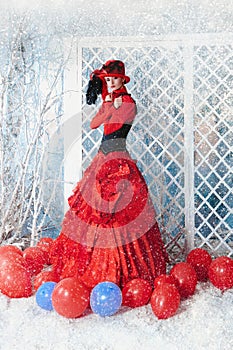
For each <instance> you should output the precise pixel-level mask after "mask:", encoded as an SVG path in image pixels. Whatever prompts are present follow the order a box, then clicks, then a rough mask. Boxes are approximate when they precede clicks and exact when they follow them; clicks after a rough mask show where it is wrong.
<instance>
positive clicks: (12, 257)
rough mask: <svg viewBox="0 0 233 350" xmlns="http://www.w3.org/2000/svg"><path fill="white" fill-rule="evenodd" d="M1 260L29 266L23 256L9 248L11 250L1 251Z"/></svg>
mask: <svg viewBox="0 0 233 350" xmlns="http://www.w3.org/2000/svg"><path fill="white" fill-rule="evenodd" d="M0 261H1V262H3V261H6V263H10V262H12V263H17V264H20V265H22V266H24V267H27V262H26V260H25V259H24V258H23V256H22V255H20V254H18V253H17V252H15V251H14V250H9V251H8V250H7V251H3V252H0Z"/></svg>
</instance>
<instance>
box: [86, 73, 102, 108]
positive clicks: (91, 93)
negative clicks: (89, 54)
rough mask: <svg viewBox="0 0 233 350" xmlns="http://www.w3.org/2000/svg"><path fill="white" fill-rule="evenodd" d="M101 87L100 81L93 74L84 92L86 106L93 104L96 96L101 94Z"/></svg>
mask: <svg viewBox="0 0 233 350" xmlns="http://www.w3.org/2000/svg"><path fill="white" fill-rule="evenodd" d="M102 87H103V82H102V80H101V79H100V78H99V77H98V76H96V75H95V74H94V75H93V77H92V79H91V80H90V81H89V83H88V87H87V92H86V101H87V104H88V105H92V104H95V102H96V100H97V97H98V95H100V94H101V93H102Z"/></svg>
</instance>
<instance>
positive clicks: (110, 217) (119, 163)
mask: <svg viewBox="0 0 233 350" xmlns="http://www.w3.org/2000/svg"><path fill="white" fill-rule="evenodd" d="M68 202H69V206H70V209H69V210H68V211H67V213H66V214H65V217H64V220H63V224H62V232H61V234H60V236H59V237H58V238H57V239H56V240H55V242H54V245H53V247H52V251H51V258H52V262H53V265H54V268H55V269H56V270H57V272H59V273H60V275H61V278H65V277H71V276H77V277H79V278H80V279H81V280H82V281H83V283H84V284H86V285H87V286H88V287H90V288H93V287H94V286H95V285H96V284H97V283H100V282H103V281H111V282H114V283H116V284H118V285H119V286H120V287H123V286H124V285H125V283H127V282H128V281H129V280H131V279H133V278H143V279H146V280H148V281H149V282H150V283H151V284H153V281H154V279H155V277H156V276H158V275H160V274H162V273H165V272H166V261H167V254H166V251H165V249H164V244H163V242H162V239H161V234H160V231H159V228H158V224H157V222H156V218H155V217H156V214H155V211H154V207H153V204H152V202H151V199H150V196H149V194H148V188H147V185H146V183H145V180H144V178H143V176H142V175H141V173H140V171H139V169H138V167H137V165H136V162H135V161H134V160H132V159H131V157H130V155H129V154H128V152H112V153H109V154H107V155H104V154H103V153H102V152H98V154H97V155H96V156H95V158H94V159H93V161H92V163H91V165H90V166H89V167H88V169H87V170H86V171H85V173H84V176H83V178H82V180H81V181H80V182H78V184H77V185H76V187H75V189H74V191H73V194H72V196H71V197H70V198H69V199H68Z"/></svg>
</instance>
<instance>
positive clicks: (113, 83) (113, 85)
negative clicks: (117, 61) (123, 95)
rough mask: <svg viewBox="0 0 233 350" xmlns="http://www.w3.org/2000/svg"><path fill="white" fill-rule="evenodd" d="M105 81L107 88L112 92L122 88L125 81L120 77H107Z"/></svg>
mask: <svg viewBox="0 0 233 350" xmlns="http://www.w3.org/2000/svg"><path fill="white" fill-rule="evenodd" d="M105 81H106V83H107V87H108V88H109V89H111V90H112V91H115V90H117V89H120V88H121V87H122V85H123V82H124V79H123V78H120V77H106V78H105Z"/></svg>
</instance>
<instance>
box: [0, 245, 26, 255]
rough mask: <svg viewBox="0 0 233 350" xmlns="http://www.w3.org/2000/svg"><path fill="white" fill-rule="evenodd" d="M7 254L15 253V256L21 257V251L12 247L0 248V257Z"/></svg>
mask: <svg viewBox="0 0 233 350" xmlns="http://www.w3.org/2000/svg"><path fill="white" fill-rule="evenodd" d="M9 252H14V253H17V254H19V255H21V256H23V252H22V250H21V249H19V248H18V247H16V246H14V245H4V246H1V247H0V256H1V255H2V254H3V253H9Z"/></svg>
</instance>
